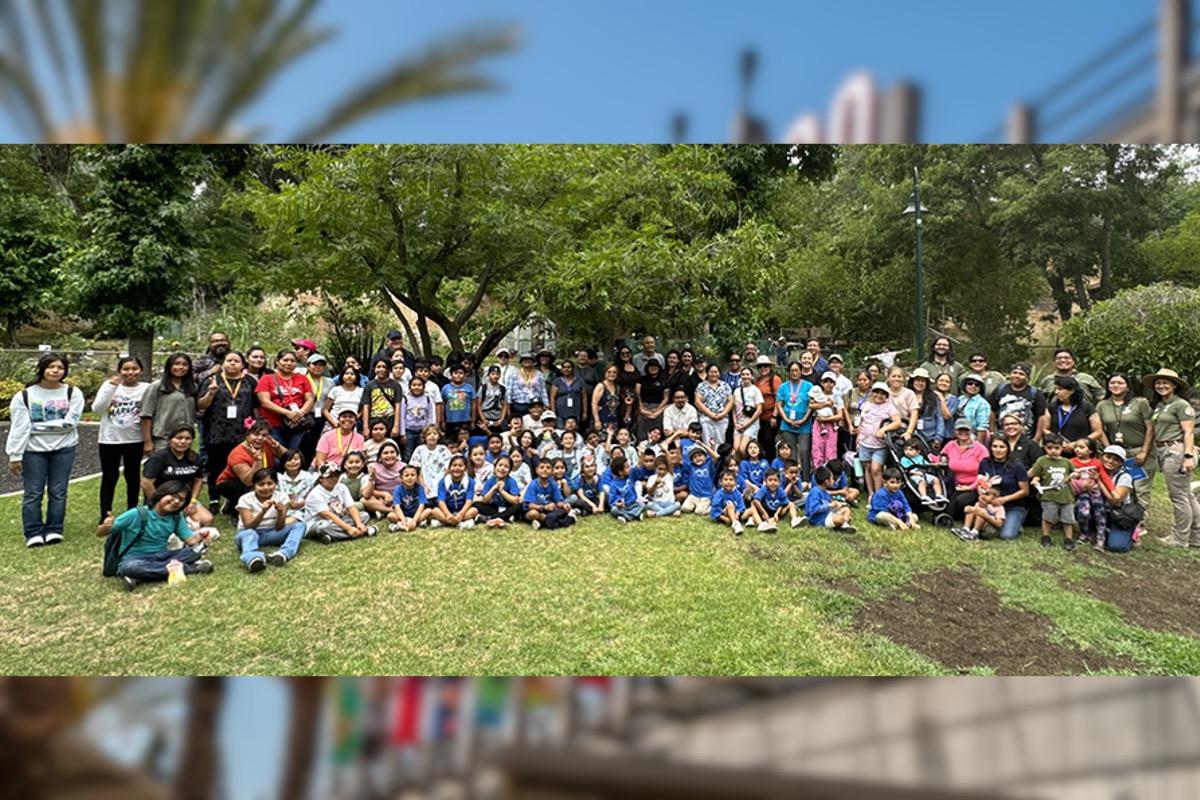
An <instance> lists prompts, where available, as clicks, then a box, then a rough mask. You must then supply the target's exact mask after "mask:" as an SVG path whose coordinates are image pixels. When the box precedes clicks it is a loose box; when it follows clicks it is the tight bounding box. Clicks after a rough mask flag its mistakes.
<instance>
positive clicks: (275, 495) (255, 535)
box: [234, 469, 305, 572]
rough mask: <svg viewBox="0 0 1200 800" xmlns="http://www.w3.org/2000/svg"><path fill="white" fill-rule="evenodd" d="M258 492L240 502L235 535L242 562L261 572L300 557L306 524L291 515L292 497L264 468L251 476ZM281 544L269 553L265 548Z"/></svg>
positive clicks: (255, 490) (238, 503) (250, 493)
mask: <svg viewBox="0 0 1200 800" xmlns="http://www.w3.org/2000/svg"><path fill="white" fill-rule="evenodd" d="M251 480H252V481H253V482H254V491H252V492H246V494H244V495H242V497H241V499H240V500H238V502H237V511H238V531H237V535H236V536H235V537H234V541H235V542H236V543H237V547H238V552H239V553H241V556H240V558H241V560H242V564H243V565H244V566H245V567H246V569H248V570H249V571H250V572H261V571H262V570H263V568H265V567H266V566H267V564H270V565H271V566H273V567H282V566H283V565H284V564H286V563H287V562H288V561H290V560H292V559H293V558H295V557H296V553H297V552H298V551H299V550H300V541H301V540H302V539H303V538H304V530H305V528H304V523H303V522H300V521H299V519H297V518H296V517H294V516H291V515H289V514H288V511H289V509H290V506H291V504H290V498H289V497H288V496H287V495H286V494H284V493H283V492H280V491H278V490H277V489H276V486H277V484H276V482H275V475H274V474H273V473H272V472H271V470H269V469H260V470H257V471H256V472H255V473H254V476H253V477H252V478H251ZM267 546H277V547H278V548H279V549H278V550H275V551H274V552H273V553H270V554H265V553H263V552H262V548H263V547H267Z"/></svg>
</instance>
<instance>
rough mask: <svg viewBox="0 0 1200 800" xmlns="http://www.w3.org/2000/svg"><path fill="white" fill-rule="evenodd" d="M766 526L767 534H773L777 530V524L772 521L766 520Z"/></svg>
mask: <svg viewBox="0 0 1200 800" xmlns="http://www.w3.org/2000/svg"><path fill="white" fill-rule="evenodd" d="M767 526H768V527H767V533H774V532H775V531H777V530H779V525H778V523H776V522H774V521H773V520H767Z"/></svg>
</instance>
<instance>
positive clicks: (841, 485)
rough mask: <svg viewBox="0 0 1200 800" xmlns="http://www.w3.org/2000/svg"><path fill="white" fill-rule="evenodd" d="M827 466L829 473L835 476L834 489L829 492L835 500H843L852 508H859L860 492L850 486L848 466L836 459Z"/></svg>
mask: <svg viewBox="0 0 1200 800" xmlns="http://www.w3.org/2000/svg"><path fill="white" fill-rule="evenodd" d="M825 466H827V467H829V473H830V474H831V475H833V487H832V488H831V489H830V490H829V493H830V494H831V495H833V499H834V500H841V501H842V502H843V503H845V504H846V505H848V506H850V507H851V508H854V507H855V506H857V505H858V495H859V491H858V489H855V488H854V487H853V486H851V485H850V479H849V476H847V475H846V465H845V464H844V463H843V462H842V460H841V459H840V458H835V459H834V460H833V461H827V462H826V463H825Z"/></svg>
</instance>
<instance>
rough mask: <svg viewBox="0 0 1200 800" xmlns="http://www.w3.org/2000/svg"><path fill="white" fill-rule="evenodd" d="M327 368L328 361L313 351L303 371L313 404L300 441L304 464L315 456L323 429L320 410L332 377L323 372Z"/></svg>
mask: <svg viewBox="0 0 1200 800" xmlns="http://www.w3.org/2000/svg"><path fill="white" fill-rule="evenodd" d="M328 368H329V361H328V360H327V359H326V358H325V356H324V355H322V354H321V353H313V354H312V355H310V356H309V357H308V372H307V373H305V377H307V378H308V383H309V385H310V386H312V391H313V405H312V410H311V411H310V412H309V413H308V415H307V416H306V417H305V422H304V424H305V431H304V438H303V439H302V440H301V441H300V452H301V453H303V454H304V463H305V464H311V463H312V461H313V458H314V457H316V454H317V442H319V441H320V440H321V434H322V432H324V430H325V417H324V416H323V415H322V411H324V409H325V399H326V398H327V397H329V391H330V390H331V389H332V388H333V379H332V378H330V377H329V376H328V375H326V374H325V371H326V370H327V369H328Z"/></svg>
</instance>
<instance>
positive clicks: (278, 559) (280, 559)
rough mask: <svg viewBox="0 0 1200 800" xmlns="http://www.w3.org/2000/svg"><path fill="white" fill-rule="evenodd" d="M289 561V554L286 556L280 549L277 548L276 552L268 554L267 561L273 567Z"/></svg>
mask: <svg viewBox="0 0 1200 800" xmlns="http://www.w3.org/2000/svg"><path fill="white" fill-rule="evenodd" d="M287 562H288V560H287V556H285V555H284V554H283V553H282V552H281V551H279V550H276V551H275V552H274V553H271V554H270V555H269V556H267V563H268V564H270V565H271V566H272V567H282V566H283V565H284V564H286V563H287Z"/></svg>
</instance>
